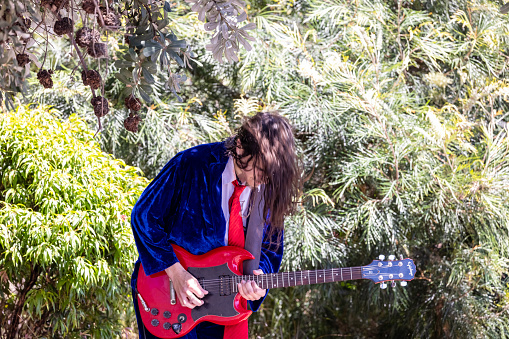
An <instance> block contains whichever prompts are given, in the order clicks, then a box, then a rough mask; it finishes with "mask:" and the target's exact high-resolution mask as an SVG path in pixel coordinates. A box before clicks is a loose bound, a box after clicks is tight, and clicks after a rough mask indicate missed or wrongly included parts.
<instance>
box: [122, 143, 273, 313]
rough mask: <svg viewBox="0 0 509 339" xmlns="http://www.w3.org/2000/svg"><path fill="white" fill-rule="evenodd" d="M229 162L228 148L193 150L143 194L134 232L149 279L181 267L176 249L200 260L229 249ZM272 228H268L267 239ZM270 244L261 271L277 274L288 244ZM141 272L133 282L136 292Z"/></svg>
mask: <svg viewBox="0 0 509 339" xmlns="http://www.w3.org/2000/svg"><path fill="white" fill-rule="evenodd" d="M227 162H228V156H227V154H226V149H225V145H224V142H218V143H212V144H205V145H199V146H196V147H193V148H190V149H188V150H185V151H182V152H180V153H178V154H177V155H176V156H175V157H173V158H172V159H171V160H170V161H169V162H168V163H167V164H166V165H165V166H164V168H163V169H162V170H161V172H159V174H158V175H157V176H156V177H155V178H154V180H153V181H152V182H151V183H150V184H149V185H148V186H147V188H146V189H145V191H144V192H143V193H142V194H141V196H140V198H139V199H138V201H137V202H136V204H135V206H134V208H133V210H132V213H131V226H132V229H133V234H134V239H135V241H136V247H137V248H138V253H139V259H138V262H139V261H140V260H141V263H142V264H143V268H144V269H145V272H146V273H147V274H148V275H151V274H154V273H157V272H160V271H162V270H164V269H166V268H167V267H169V266H171V265H173V264H175V263H176V262H177V261H178V259H177V257H176V256H175V253H174V252H173V249H172V247H171V246H170V244H171V243H174V244H177V245H179V246H181V247H183V248H184V249H185V250H187V251H188V252H190V253H192V254H196V255H198V254H203V253H206V252H209V251H210V250H213V249H214V248H217V247H221V246H225V245H226V244H225V241H224V238H225V232H226V220H225V218H224V215H223V211H222V208H221V191H222V182H221V181H222V180H221V178H222V174H223V171H224V169H225V167H226V163H227ZM269 227H270V225H265V228H264V231H265V233H266V232H267V230H268V228H269ZM281 241H282V238H281ZM269 243H270V242H268V241H267V239H266V238H265V236H264V241H263V243H262V251H261V255H260V269H262V271H263V272H264V273H275V272H277V271H278V270H279V266H280V264H281V258H282V255H283V244H282V243H281V246H279V248H278V249H277V250H274V249H273V248H271V247H270V246H269ZM137 266H138V265H136V269H135V271H134V272H133V277H132V280H131V286H132V287H133V289H135V288H136V279H137V276H138V274H137V273H138V270H137ZM263 299H265V297H263V298H261V299H260V300H256V301H249V304H250V307H251V309H252V310H253V311H257V310H258V308H259V307H260V305H261V303H262V301H263Z"/></svg>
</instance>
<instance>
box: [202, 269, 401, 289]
mask: <svg viewBox="0 0 509 339" xmlns="http://www.w3.org/2000/svg"><path fill="white" fill-rule="evenodd" d="M364 267H365V268H368V267H369V268H373V269H376V268H379V267H378V266H364ZM341 270H343V271H345V270H346V272H344V275H346V277H348V274H351V275H350V278H349V279H337V280H335V279H334V275H336V276H337V275H338V274H339V273H337V272H338V271H339V272H340V273H341V274H342V275H343V272H341ZM297 273H303V274H302V275H301V280H302V279H306V280H308V279H309V281H307V282H306V284H302V281H301V284H302V285H309V284H318V283H328V282H336V281H345V280H356V279H362V267H352V269H351V270H350V268H336V269H326V271H325V272H324V273H323V274H322V275H320V276H317V274H318V273H320V272H319V270H318V271H316V270H314V271H297V272H281V273H269V274H264V275H259V276H256V275H245V276H244V275H242V276H237V275H235V276H228V278H227V279H226V280H225V279H223V282H221V279H207V280H202V281H201V282H202V285H203V287H205V286H206V287H207V288H208V289H220V288H221V285H222V284H224V283H235V284H236V283H239V282H240V281H241V280H244V281H255V282H256V283H258V284H260V285H262V286H263V285H265V284H267V285H268V286H267V288H269V287H270V285H272V288H274V275H276V285H275V286H276V287H280V286H279V281H281V285H282V286H281V287H288V286H290V285H292V283H291V282H290V281H289V280H290V279H291V280H293V279H296V280H295V284H293V285H292V286H296V285H299V279H298V277H297ZM312 273H315V276H314V277H313V274H312ZM285 274H286V276H285ZM292 274H293V275H294V277H291V275H292ZM304 274H306V276H305V277H304ZM354 274H355V275H356V277H353V275H354ZM359 274H360V276H359ZM382 274H383V273H382ZM385 274H387V273H385ZM322 276H323V278H322ZM269 279H270V281H269ZM313 279H314V281H313ZM260 280H261V282H260ZM320 280H323V281H320ZM325 280H328V281H325ZM386 280H389V279H384V280H381V281H386ZM391 280H400V279H391ZM286 281H288V282H289V284H287V286H284V285H285V284H284V283H285V282H286ZM232 287H233V288H234V289H235V287H236V286H232Z"/></svg>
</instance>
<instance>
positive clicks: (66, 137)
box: [0, 106, 147, 337]
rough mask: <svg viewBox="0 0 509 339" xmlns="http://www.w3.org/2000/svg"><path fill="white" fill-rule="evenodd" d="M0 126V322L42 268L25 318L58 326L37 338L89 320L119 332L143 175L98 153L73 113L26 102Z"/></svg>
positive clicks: (72, 332) (97, 328)
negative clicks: (64, 117)
mask: <svg viewBox="0 0 509 339" xmlns="http://www.w3.org/2000/svg"><path fill="white" fill-rule="evenodd" d="M0 131H1V133H0V135H1V136H0V149H2V157H1V158H0V173H1V174H2V186H1V188H2V190H1V191H0V196H2V197H3V199H2V200H4V201H5V202H3V203H1V205H0V206H1V207H0V239H2V240H1V241H0V268H1V269H2V270H3V271H5V272H6V274H7V276H8V279H9V283H8V284H2V285H1V286H2V288H1V293H2V295H3V296H4V297H3V299H4V302H3V303H2V307H4V306H5V307H6V308H5V309H4V308H2V309H1V310H0V312H2V314H3V315H4V316H3V317H2V318H1V319H3V320H0V321H1V326H2V328H7V326H8V323H7V321H9V319H10V318H9V317H10V316H11V313H9V312H7V313H4V312H6V310H8V309H11V307H13V305H14V303H15V301H16V298H18V297H20V293H22V292H21V291H22V287H23V286H24V285H23V284H25V282H26V281H28V280H29V279H30V276H31V274H34V272H37V273H36V275H35V277H36V280H35V281H34V285H33V286H31V287H30V288H29V290H28V291H26V292H28V294H27V298H28V299H27V301H26V303H25V308H24V309H23V313H22V314H21V317H22V318H23V319H27V318H29V317H31V316H35V317H40V318H42V319H45V320H44V321H47V322H48V323H51V324H52V326H50V327H48V328H45V327H40V328H37V329H35V330H36V331H39V332H37V333H38V334H39V336H70V337H74V336H77V335H78V334H79V332H80V329H82V328H83V326H85V327H87V328H88V330H89V331H90V333H91V334H94V333H95V334H94V336H97V337H101V336H100V335H99V334H100V333H110V335H111V334H112V333H119V332H120V330H121V319H122V316H123V315H122V313H119V312H118V309H120V308H124V307H126V305H129V304H130V298H129V293H130V292H129V275H130V271H131V270H132V264H133V262H134V260H135V258H136V252H135V248H134V242H133V238H132V235H131V231H130V227H129V223H128V220H129V219H128V218H129V215H130V210H131V208H132V206H133V204H134V202H135V200H136V198H137V197H138V196H139V194H140V193H141V191H142V190H143V188H144V187H145V186H146V184H147V181H146V179H144V178H142V177H140V176H139V175H138V172H137V170H136V168H133V167H129V166H126V165H125V164H124V163H123V162H122V161H119V160H116V159H113V158H112V157H111V156H110V155H107V154H104V153H102V152H101V151H100V149H99V147H98V145H97V144H96V143H95V141H93V139H92V135H91V134H90V132H88V128H87V126H86V124H85V123H84V122H83V121H80V120H78V119H77V118H76V117H75V116H71V117H70V118H69V120H68V121H67V122H66V123H60V122H58V121H57V120H56V119H55V117H54V116H52V113H51V112H49V111H48V110H47V109H45V108H43V107H37V108H34V109H28V108H27V107H22V106H20V107H19V108H18V109H17V111H16V112H11V113H7V114H5V115H3V116H2V118H1V119H0ZM12 164H16V166H15V168H16V169H13V166H12ZM9 286H16V288H10V287H9ZM62 315H65V316H63V317H62ZM102 317H105V318H109V320H108V321H105V322H97V319H98V318H102ZM23 324H25V323H23ZM25 326H26V325H22V329H21V330H22V331H28V328H25ZM31 330H32V331H33V330H34V329H31ZM104 331H106V332H104Z"/></svg>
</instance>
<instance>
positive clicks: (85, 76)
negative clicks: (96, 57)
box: [81, 69, 102, 89]
mask: <svg viewBox="0 0 509 339" xmlns="http://www.w3.org/2000/svg"><path fill="white" fill-rule="evenodd" d="M81 80H82V81H83V85H85V86H90V87H91V88H92V89H98V88H99V87H101V81H102V78H101V75H100V74H99V72H97V71H95V70H93V69H90V70H88V71H87V72H86V73H85V71H82V72H81Z"/></svg>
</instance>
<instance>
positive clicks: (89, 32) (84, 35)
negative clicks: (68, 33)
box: [75, 27, 100, 48]
mask: <svg viewBox="0 0 509 339" xmlns="http://www.w3.org/2000/svg"><path fill="white" fill-rule="evenodd" d="M99 38H100V34H99V32H98V31H96V30H95V29H90V28H88V27H82V28H80V29H78V30H77V31H76V35H75V39H76V43H77V44H78V46H80V47H82V48H85V47H89V46H90V45H92V44H93V43H97V42H99Z"/></svg>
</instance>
